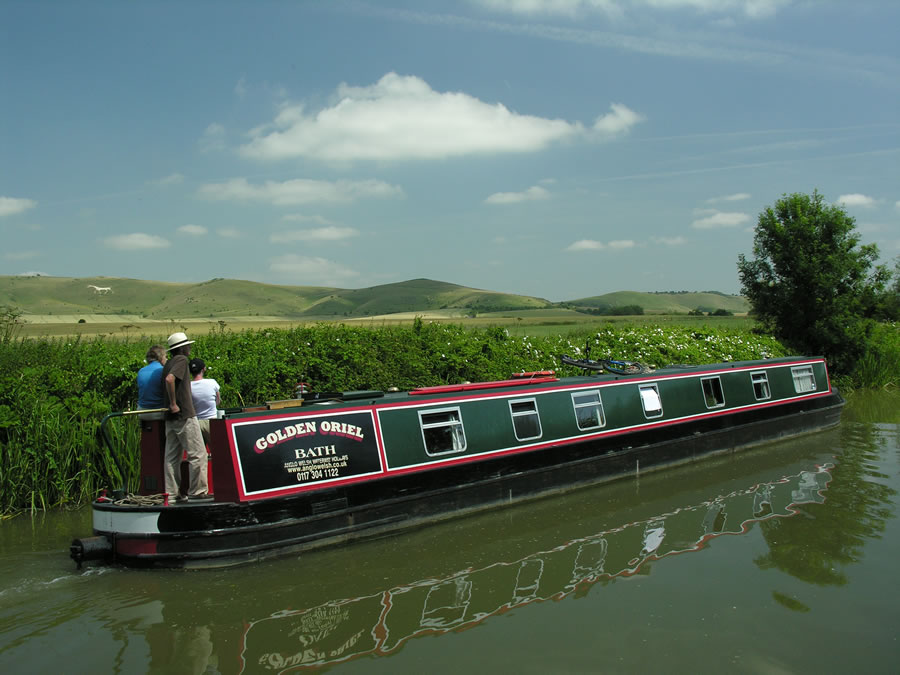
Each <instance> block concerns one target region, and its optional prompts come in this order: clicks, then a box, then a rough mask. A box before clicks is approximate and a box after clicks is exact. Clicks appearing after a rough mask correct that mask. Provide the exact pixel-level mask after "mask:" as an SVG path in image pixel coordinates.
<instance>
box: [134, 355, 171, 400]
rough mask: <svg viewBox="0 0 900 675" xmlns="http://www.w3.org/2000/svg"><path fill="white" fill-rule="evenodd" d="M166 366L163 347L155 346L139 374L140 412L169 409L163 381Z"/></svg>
mask: <svg viewBox="0 0 900 675" xmlns="http://www.w3.org/2000/svg"><path fill="white" fill-rule="evenodd" d="M165 364H166V352H165V350H164V349H163V348H162V347H160V346H159V345H153V346H152V347H150V349H148V350H147V365H146V366H144V367H143V368H141V369H140V370H139V371H138V374H137V387H138V410H152V409H154V408H168V407H169V403H168V401H167V400H166V396H165V388H164V387H163V379H162V371H163V366H164V365H165Z"/></svg>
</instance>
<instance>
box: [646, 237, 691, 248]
mask: <svg viewBox="0 0 900 675" xmlns="http://www.w3.org/2000/svg"><path fill="white" fill-rule="evenodd" d="M650 241H652V242H653V243H654V244H662V245H663V246H682V245H683V244H686V243H687V239H685V238H684V237H681V236H679V237H651V238H650Z"/></svg>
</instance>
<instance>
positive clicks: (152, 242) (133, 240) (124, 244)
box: [103, 232, 171, 251]
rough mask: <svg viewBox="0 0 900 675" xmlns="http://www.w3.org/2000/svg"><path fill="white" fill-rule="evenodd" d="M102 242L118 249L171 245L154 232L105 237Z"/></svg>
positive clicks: (138, 249)
mask: <svg viewBox="0 0 900 675" xmlns="http://www.w3.org/2000/svg"><path fill="white" fill-rule="evenodd" d="M103 243H104V244H105V245H106V247H107V248H114V249H117V250H119V251H144V250H148V249H156V248H167V247H169V246H171V244H170V243H169V241H168V240H167V239H163V238H162V237H158V236H156V235H155V234H144V233H143V232H134V233H132V234H118V235H115V236H113V237H107V238H106V239H104V240H103Z"/></svg>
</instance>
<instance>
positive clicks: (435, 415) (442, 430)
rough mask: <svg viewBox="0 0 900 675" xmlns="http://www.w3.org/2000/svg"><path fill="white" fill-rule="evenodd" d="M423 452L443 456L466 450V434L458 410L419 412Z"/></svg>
mask: <svg viewBox="0 0 900 675" xmlns="http://www.w3.org/2000/svg"><path fill="white" fill-rule="evenodd" d="M419 423H420V424H421V425H422V438H423V440H424V441H425V452H426V453H428V454H429V455H445V454H447V453H450V452H463V451H464V450H465V449H466V432H465V429H463V423H462V417H461V416H460V413H459V408H448V409H444V410H433V411H430V412H422V411H420V412H419Z"/></svg>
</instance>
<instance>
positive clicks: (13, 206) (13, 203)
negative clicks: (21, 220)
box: [0, 197, 37, 218]
mask: <svg viewBox="0 0 900 675" xmlns="http://www.w3.org/2000/svg"><path fill="white" fill-rule="evenodd" d="M35 206H37V202H36V201H34V200H33V199H23V198H21V197H0V218H3V217H4V216H14V215H16V214H17V213H23V212H25V211H27V210H28V209H33V208H34V207H35Z"/></svg>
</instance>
